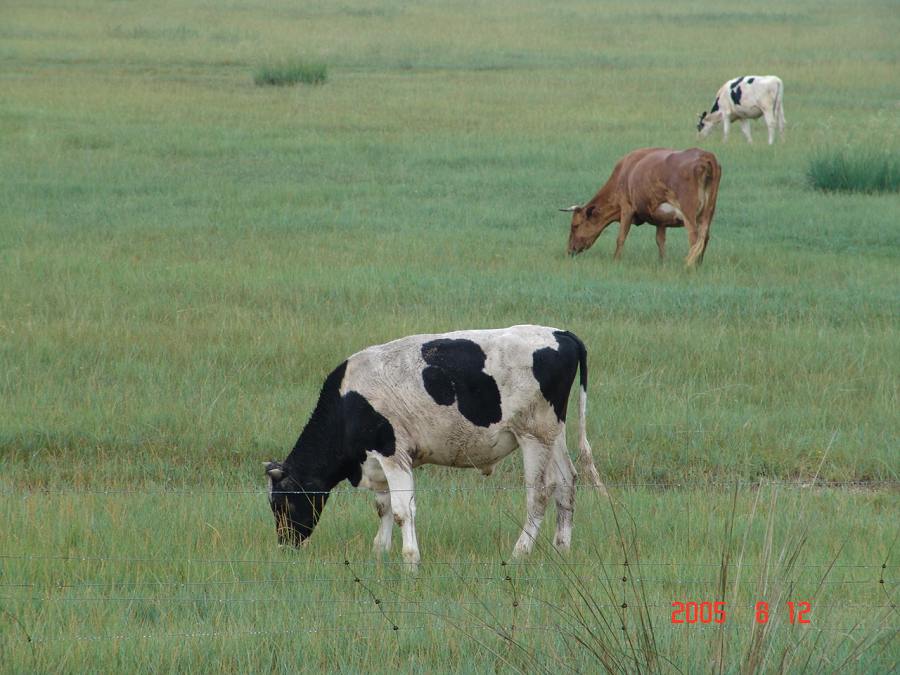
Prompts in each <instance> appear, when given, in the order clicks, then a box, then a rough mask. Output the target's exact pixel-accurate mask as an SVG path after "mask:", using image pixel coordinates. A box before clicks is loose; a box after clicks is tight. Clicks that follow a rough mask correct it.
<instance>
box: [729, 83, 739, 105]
mask: <svg viewBox="0 0 900 675" xmlns="http://www.w3.org/2000/svg"><path fill="white" fill-rule="evenodd" d="M731 100H732V101H734V104H735V105H737V104H738V103H740V102H741V88H740V87H737V88H736V89H732V90H731Z"/></svg>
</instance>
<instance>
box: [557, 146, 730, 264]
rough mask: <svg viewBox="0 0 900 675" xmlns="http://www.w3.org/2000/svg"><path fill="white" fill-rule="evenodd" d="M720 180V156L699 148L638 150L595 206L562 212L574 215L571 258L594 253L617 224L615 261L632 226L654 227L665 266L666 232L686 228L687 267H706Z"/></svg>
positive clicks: (621, 162) (626, 158)
mask: <svg viewBox="0 0 900 675" xmlns="http://www.w3.org/2000/svg"><path fill="white" fill-rule="evenodd" d="M721 177H722V168H721V167H720V166H719V162H717V161H716V156H715V155H714V154H712V153H711V152H706V151H705V150H700V149H699V148H691V149H690V150H684V151H678V150H670V149H668V148H641V149H640V150H634V151H633V152H630V153H628V154H627V155H625V156H624V157H623V158H622V159H620V160H619V163H618V164H616V168H615V169H613V172H612V175H611V176H610V177H609V180H608V181H606V184H605V185H604V186H603V187H602V188H600V191H599V192H597V194H596V195H594V198H593V199H591V201H589V202H588V203H587V204H585V205H584V206H570V207H569V208H568V209H560V210H562V211H572V231H571V233H570V234H569V246H568V252H569V254H570V255H576V254H577V253H581V252H582V251H584V250H586V249H589V248H590V247H591V246H592V245H593V243H594V242H595V241H596V240H597V237H599V236H600V233H601V232H603V230H605V229H606V226H607V225H609V224H610V223H611V222H613V221H614V220H617V221H619V237H618V239H617V240H616V253H615V256H614V258H615V259H616V260H618V259H619V257H620V256H621V255H622V246H623V245H624V244H625V237H627V236H628V230H629V229H630V228H631V226H632V225H641V224H642V223H650V224H651V225H655V226H656V245H657V246H658V247H659V259H660V260H662V259H663V257H664V256H665V251H666V228H667V227H686V228H687V233H688V241H689V242H690V252H689V253H688V256H687V264H688V266H691V265H693V264H694V263H698V262H703V253H704V251H705V250H706V244H707V242H708V241H709V225H710V223H711V222H712V219H713V214H714V213H715V210H716V196H717V195H718V192H719V179H720V178H721Z"/></svg>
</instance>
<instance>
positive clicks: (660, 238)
mask: <svg viewBox="0 0 900 675" xmlns="http://www.w3.org/2000/svg"><path fill="white" fill-rule="evenodd" d="M656 247H657V248H658V249H659V261H660V262H662V261H663V259H664V258H665V257H666V228H664V227H663V226H662V225H659V226H658V227H657V228H656Z"/></svg>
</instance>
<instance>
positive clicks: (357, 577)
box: [0, 480, 900, 645]
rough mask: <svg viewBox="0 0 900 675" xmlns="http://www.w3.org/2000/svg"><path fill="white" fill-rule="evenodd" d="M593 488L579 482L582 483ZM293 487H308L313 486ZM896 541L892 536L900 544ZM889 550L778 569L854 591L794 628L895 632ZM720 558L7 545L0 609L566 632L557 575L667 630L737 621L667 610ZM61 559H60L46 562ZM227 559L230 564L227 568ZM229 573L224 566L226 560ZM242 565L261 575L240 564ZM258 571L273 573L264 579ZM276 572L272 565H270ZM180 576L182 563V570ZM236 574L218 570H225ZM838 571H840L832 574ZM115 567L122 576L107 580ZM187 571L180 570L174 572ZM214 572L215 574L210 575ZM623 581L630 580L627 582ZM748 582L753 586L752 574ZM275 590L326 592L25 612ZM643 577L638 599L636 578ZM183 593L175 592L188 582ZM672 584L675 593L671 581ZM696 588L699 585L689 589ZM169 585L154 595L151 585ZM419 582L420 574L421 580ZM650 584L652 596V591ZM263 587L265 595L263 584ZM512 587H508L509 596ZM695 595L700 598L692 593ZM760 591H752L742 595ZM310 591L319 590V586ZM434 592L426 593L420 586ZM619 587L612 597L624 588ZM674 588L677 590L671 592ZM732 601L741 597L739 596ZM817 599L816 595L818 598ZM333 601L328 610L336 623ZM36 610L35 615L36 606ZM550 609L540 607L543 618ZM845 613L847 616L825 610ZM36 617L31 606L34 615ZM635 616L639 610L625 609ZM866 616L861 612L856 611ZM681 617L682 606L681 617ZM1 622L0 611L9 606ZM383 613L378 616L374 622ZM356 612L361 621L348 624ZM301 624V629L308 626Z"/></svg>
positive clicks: (598, 601) (343, 627)
mask: <svg viewBox="0 0 900 675" xmlns="http://www.w3.org/2000/svg"><path fill="white" fill-rule="evenodd" d="M525 487H526V486H523V485H521V484H519V485H514V486H513V485H483V486H482V485H480V486H459V485H450V486H446V485H445V486H429V485H426V486H421V487H417V488H415V490H416V492H419V491H422V492H430V493H447V494H471V493H472V492H486V493H491V492H511V491H516V492H523V493H524V491H525ZM586 487H587V488H588V489H590V487H589V486H579V489H580V490H584V489H585V488H586ZM606 487H607V489H610V490H616V489H621V490H630V489H646V488H652V489H661V490H667V489H684V488H710V487H716V488H729V489H748V488H749V489H758V488H761V487H775V488H786V489H805V488H839V489H840V488H851V489H852V488H861V489H879V490H881V489H888V490H896V489H900V481H894V480H883V481H818V480H817V481H800V480H797V481H762V480H759V481H734V480H731V481H724V480H723V481H710V480H701V481H679V482H639V483H607V484H606ZM331 493H332V494H335V493H345V494H355V495H367V494H368V491H365V490H358V489H355V488H352V489H340V490H332V491H331ZM211 494H217V495H266V494H267V491H266V490H265V489H255V488H252V489H249V488H241V489H222V490H218V489H208V488H203V489H197V488H183V487H159V488H125V489H91V488H87V489H80V488H67V489H60V490H55V489H44V488H35V489H31V490H23V491H19V492H0V495H2V496H4V497H10V496H13V497H21V498H24V499H29V498H32V497H36V496H41V495H44V496H56V495H58V496H77V495H86V496H115V495H126V496H135V495H145V496H151V497H155V496H166V497H169V496H194V495H211ZM294 494H310V493H308V492H306V493H302V492H298V493H294ZM892 548H893V545H891V547H890V548H889V551H890V549H892ZM889 558H890V552H889V554H888V556H887V557H885V558H884V559H881V560H876V559H875V558H874V556H871V555H870V556H868V560H865V559H864V560H862V561H858V562H836V561H835V560H834V559H832V560H821V561H810V562H804V563H797V564H793V565H792V566H791V569H790V572H789V574H787V575H786V576H785V578H782V579H779V583H780V584H781V585H782V586H784V587H789V588H791V590H792V592H793V593H794V596H793V597H801V596H802V594H804V593H819V594H821V595H823V596H828V594H829V593H830V592H834V591H837V590H841V591H842V592H843V593H844V594H845V596H846V597H848V598H850V599H835V598H831V599H830V600H826V601H823V602H819V601H815V602H814V604H813V607H814V609H815V611H816V612H817V613H819V614H820V615H823V616H825V617H826V621H827V622H826V623H824V624H822V625H816V624H813V625H809V624H805V625H797V626H796V628H797V629H798V630H803V631H807V632H814V633H817V634H818V633H833V634H841V635H845V636H846V635H856V634H860V633H867V634H869V635H872V634H879V635H880V634H885V635H892V634H897V633H898V632H900V620H898V619H900V612H898V607H897V597H896V596H897V587H898V584H897V581H896V580H895V579H893V578H892V577H891V576H890V574H889V572H892V571H893V568H891V567H890V566H889ZM723 564H725V563H723V562H722V561H715V560H690V559H671V560H653V559H648V560H642V559H637V560H634V559H633V560H631V561H629V560H628V558H627V557H624V556H623V557H622V558H620V559H615V558H612V559H611V558H606V559H600V558H597V559H592V560H567V559H564V558H561V557H554V558H552V559H550V560H546V559H542V560H535V559H516V560H509V561H507V560H505V559H503V558H502V557H500V558H498V559H488V560H486V559H466V558H455V559H444V560H428V559H425V560H423V561H422V562H421V563H420V564H419V567H418V575H416V576H411V575H410V574H409V573H408V571H407V570H405V569H404V568H405V567H406V566H407V565H406V563H405V562H403V561H401V560H390V559H365V560H350V559H346V558H345V559H341V560H313V561H311V560H310V559H309V558H304V559H284V558H265V557H235V558H230V557H191V556H182V557H171V556H165V557H163V556H152V555H151V556H128V555H121V556H119V555H103V554H97V553H95V552H84V553H80V552H77V551H76V552H71V551H67V552H32V551H27V550H21V549H20V550H7V551H4V552H0V589H3V592H4V594H3V595H0V614H2V615H6V616H7V617H9V618H10V619H11V621H12V622H14V623H16V624H18V625H19V627H20V628H21V629H22V630H21V632H22V634H23V635H24V636H25V639H27V641H28V642H29V644H31V645H41V644H47V643H58V642H93V643H96V642H103V641H122V640H145V641H161V640H171V639H183V640H186V639H213V638H216V639H219V638H221V639H238V638H241V637H253V636H277V635H294V636H296V635H317V634H322V635H325V634H347V635H352V636H353V639H364V638H367V637H373V636H374V637H377V636H383V635H384V634H385V633H387V634H398V635H399V634H407V633H427V632H429V631H430V632H436V631H440V630H443V629H444V628H445V624H446V623H447V622H454V621H456V622H460V621H462V622H465V621H466V620H467V619H471V617H472V615H473V613H474V612H476V611H486V612H487V613H488V615H489V616H491V617H497V616H499V615H500V614H501V613H502V612H503V611H512V612H514V613H530V614H528V615H529V616H530V617H532V622H531V623H528V622H525V621H521V620H520V621H515V619H513V623H512V624H511V625H509V626H505V625H504V624H503V623H502V622H498V623H497V624H496V625H493V626H491V625H487V624H486V623H485V619H484V618H480V619H478V621H477V622H476V623H478V622H480V623H479V627H482V628H483V627H488V628H491V630H494V631H504V630H507V629H508V630H513V631H515V632H520V633H525V634H529V633H535V634H537V633H548V632H550V633H552V632H559V630H560V627H559V626H558V625H554V624H553V622H552V621H551V622H549V623H547V624H544V623H540V622H538V623H534V619H536V618H539V617H541V616H545V615H546V613H547V610H548V600H547V599H546V598H543V597H539V595H538V594H537V590H536V589H541V588H542V587H550V586H552V585H554V584H555V585H557V586H558V585H560V584H563V585H565V584H571V583H573V582H575V581H577V583H580V584H586V585H587V586H586V587H588V588H593V589H600V591H598V596H597V598H594V599H593V600H592V607H594V608H595V609H597V610H599V611H609V613H610V616H611V617H612V620H613V621H614V622H615V621H620V622H621V623H622V629H623V630H625V625H626V624H627V623H628V622H631V621H638V620H640V619H641V614H640V613H641V612H651V611H652V612H653V613H654V616H655V619H654V627H655V628H657V629H664V630H666V631H669V630H676V631H677V630H700V629H702V630H704V631H727V630H733V629H735V628H739V627H741V624H739V623H736V622H730V623H723V624H715V623H712V622H699V621H694V622H692V623H686V624H685V623H676V622H674V620H671V621H670V620H669V614H670V613H671V611H672V607H673V599H675V600H678V599H679V598H691V597H698V598H699V597H703V598H708V599H713V598H718V597H720V596H721V595H722V587H723V578H722V570H723ZM769 565H770V563H769V562H768V561H765V560H760V561H755V560H748V561H741V562H730V563H727V567H728V572H729V574H730V575H735V574H740V573H741V572H742V571H746V572H747V574H748V576H752V573H754V572H755V573H757V574H768V573H771V571H772V570H769V569H768V567H769ZM128 566H136V567H137V566H139V567H141V568H149V569H151V570H153V573H152V576H153V577H154V578H143V579H141V578H137V579H136V578H129V577H127V576H123V575H122V574H119V573H117V572H116V570H119V569H121V568H122V567H126V568H127V567H128ZM195 566H196V567H197V568H202V569H205V570H210V571H211V573H208V574H207V575H206V578H173V571H172V569H171V568H173V567H184V568H187V569H188V570H191V569H193V568H194V567H195ZM48 568H52V569H48ZM226 568H227V569H226ZM223 569H226V571H225V572H222V571H221V570H223ZM240 570H245V571H246V572H253V573H249V574H248V573H243V574H242V573H240V572H239V571H240ZM260 570H267V571H268V574H264V575H260V574H259V571H260ZM276 571H277V572H278V574H275V573H274V572H276ZM179 572H180V573H181V574H182V575H183V572H184V570H179ZM226 573H227V574H230V575H232V576H231V578H216V577H218V576H220V575H221V574H226ZM830 575H831V578H829V576H830ZM109 576H116V577H117V578H114V579H109V578H108V577H109ZM174 576H178V575H174ZM210 577H212V578H210ZM415 579H419V580H422V581H423V582H424V583H426V584H432V583H434V584H454V585H456V586H458V587H463V588H466V589H468V590H469V591H471V592H472V593H473V594H474V595H475V596H476V597H475V598H474V599H469V600H466V599H460V598H448V597H408V595H407V594H408V593H409V592H410V590H409V587H410V585H411V583H412V585H416V582H415V581H412V582H411V580H415ZM619 579H621V581H619ZM747 585H748V586H751V585H752V581H751V582H747ZM267 586H273V587H277V588H279V589H284V588H286V587H288V588H290V587H294V586H296V587H297V588H298V589H314V590H315V592H316V593H319V594H322V595H323V596H326V597H302V595H303V591H302V590H301V591H300V592H299V593H291V594H290V595H289V598H288V600H286V601H283V603H282V604H279V605H278V608H279V611H281V610H283V609H284V608H285V604H284V603H285V602H286V603H287V604H289V606H290V607H291V609H292V610H293V611H294V612H298V614H296V615H295V616H292V619H296V620H293V621H292V627H291V628H289V629H283V630H282V629H274V628H272V629H270V628H264V629H259V628H253V627H249V628H245V627H237V626H227V627H222V628H219V627H218V626H216V625H211V626H208V627H200V628H198V629H196V630H186V631H166V630H165V629H161V630H159V631H157V632H153V631H147V630H146V629H141V628H136V629H135V630H132V631H124V630H116V631H110V632H108V633H107V632H97V633H90V632H78V631H77V630H76V631H73V632H58V633H54V634H42V633H41V632H40V630H38V631H35V632H32V630H30V627H28V626H26V625H25V623H24V622H27V621H29V620H33V619H34V616H35V612H37V613H38V615H40V612H41V611H43V610H44V609H46V607H48V606H60V607H72V608H73V609H72V610H71V615H70V616H69V621H68V622H69V625H72V624H75V625H76V626H77V625H79V623H78V618H79V610H78V609H77V608H78V607H79V606H86V605H89V604H95V605H98V606H101V607H102V606H105V610H106V611H111V612H115V611H118V610H117V609H116V608H117V607H125V606H133V605H137V604H146V605H152V606H157V607H161V608H163V609H166V608H174V609H172V611H173V612H174V613H176V614H177V612H178V611H179V610H178V609H177V608H178V607H183V606H191V605H196V604H198V603H202V604H204V605H210V606H220V607H229V606H252V607H259V608H261V610H264V609H266V607H267V606H269V605H272V604H273V594H270V593H263V594H256V595H251V596H250V597H247V596H246V595H241V594H240V592H242V591H240V589H245V588H246V589H258V588H261V587H267ZM348 586H352V587H355V588H357V589H359V592H358V597H335V596H334V589H345V590H346V588H347V587H348ZM488 587H491V588H493V589H495V590H497V589H500V590H501V591H502V592H501V593H500V595H501V596H502V597H495V596H496V594H495V596H488V595H485V594H484V593H481V595H479V591H478V589H484V588H488ZM637 587H640V590H641V593H640V595H639V594H638V593H637V592H636V588H637ZM179 589H180V590H182V591H183V593H182V594H178V590H179ZM667 589H668V590H667ZM692 589H703V590H702V591H701V590H692ZM157 590H158V591H161V592H162V593H161V594H156V593H155V592H154V591H157ZM419 591H420V592H421V584H420V585H419ZM645 591H647V592H645ZM253 592H254V593H256V591H253ZM504 593H505V595H504ZM691 594H693V596H692V595H691ZM748 594H752V589H747V592H745V593H744V595H748ZM311 595H313V594H311ZM423 595H427V593H423ZM614 596H615V597H614ZM675 596H678V597H675ZM734 597H735V598H736V597H737V594H736V593H735V596H734ZM808 597H812V596H811V595H810V596H808ZM757 602H758V601H757V600H755V599H746V598H743V599H741V600H740V601H739V602H733V603H732V604H730V605H729V608H730V610H733V611H736V612H741V613H743V614H744V615H746V616H750V615H752V613H753V610H754V608H755V607H756V603H757ZM324 608H330V610H331V611H332V614H331V616H330V618H331V619H332V620H333V621H332V623H328V622H327V621H325V620H324V619H328V618H329V616H328V615H327V612H325V613H323V611H322V610H323V609H324ZM304 610H312V611H314V612H315V613H314V614H312V615H310V616H309V617H307V618H308V622H302V621H299V619H301V618H302V615H301V614H299V612H301V611H304ZM29 612H31V613H30V614H29ZM541 612H543V614H541ZM830 613H832V614H835V613H836V614H837V615H838V616H837V617H834V616H829V614H830ZM850 614H852V615H853V617H857V619H858V620H856V621H851V620H847V621H846V622H845V623H841V621H840V619H841V618H842V617H844V618H847V619H849V618H850V617H849V615H850ZM26 615H27V616H26ZM629 617H631V618H629ZM859 617H863V618H864V619H865V620H860V619H859ZM673 619H674V616H673ZM0 620H2V616H0ZM372 620H374V623H373V622H372ZM347 622H350V624H351V625H347ZM298 625H303V626H304V627H303V628H298V627H297V626H298Z"/></svg>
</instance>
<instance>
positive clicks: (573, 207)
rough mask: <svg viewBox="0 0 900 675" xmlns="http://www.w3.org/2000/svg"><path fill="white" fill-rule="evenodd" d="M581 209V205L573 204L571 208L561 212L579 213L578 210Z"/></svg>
mask: <svg viewBox="0 0 900 675" xmlns="http://www.w3.org/2000/svg"><path fill="white" fill-rule="evenodd" d="M580 208H581V205H580V204H572V206H570V207H569V208H567V209H560V211H568V212H572V211H577V210H578V209H580Z"/></svg>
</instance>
